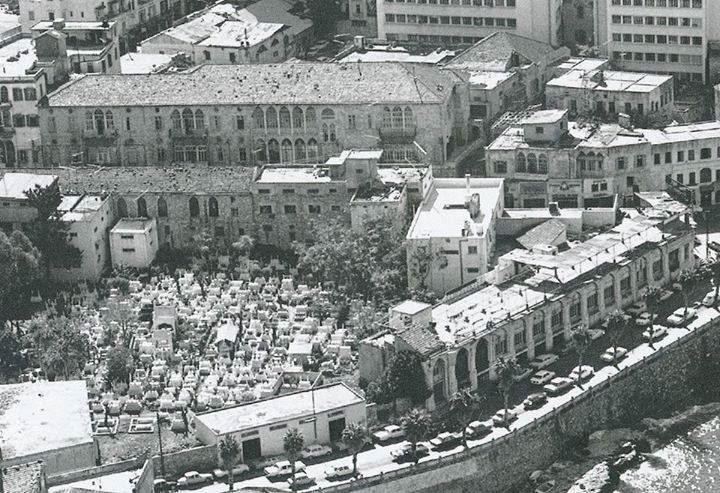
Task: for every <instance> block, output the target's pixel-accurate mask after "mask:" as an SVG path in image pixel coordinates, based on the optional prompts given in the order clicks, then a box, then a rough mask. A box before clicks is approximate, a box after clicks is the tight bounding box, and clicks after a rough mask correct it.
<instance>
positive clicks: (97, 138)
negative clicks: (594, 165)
mask: <svg viewBox="0 0 720 493" xmlns="http://www.w3.org/2000/svg"><path fill="white" fill-rule="evenodd" d="M118 135H119V134H118V131H117V130H115V129H112V130H105V131H103V132H91V131H84V132H83V142H84V143H85V145H86V146H88V147H111V146H114V145H115V144H116V143H117V139H118Z"/></svg>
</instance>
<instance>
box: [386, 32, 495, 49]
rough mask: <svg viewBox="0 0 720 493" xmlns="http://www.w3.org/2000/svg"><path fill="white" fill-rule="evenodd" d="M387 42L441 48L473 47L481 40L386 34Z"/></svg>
mask: <svg viewBox="0 0 720 493" xmlns="http://www.w3.org/2000/svg"><path fill="white" fill-rule="evenodd" d="M385 37H386V38H387V39H388V41H404V40H407V41H408V42H410V43H424V44H428V43H429V44H435V45H438V44H441V45H443V46H458V45H473V44H475V43H477V42H479V41H481V40H482V39H483V38H482V37H480V36H437V35H432V34H407V35H406V34H396V33H387V34H385Z"/></svg>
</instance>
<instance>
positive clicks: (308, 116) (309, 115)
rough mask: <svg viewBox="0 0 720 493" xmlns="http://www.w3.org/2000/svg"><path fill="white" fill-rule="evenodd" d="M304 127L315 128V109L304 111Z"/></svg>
mask: <svg viewBox="0 0 720 493" xmlns="http://www.w3.org/2000/svg"><path fill="white" fill-rule="evenodd" d="M305 125H307V126H308V127H310V128H312V127H315V126H317V116H316V115H315V108H308V109H306V110H305Z"/></svg>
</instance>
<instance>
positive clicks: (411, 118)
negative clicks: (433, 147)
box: [405, 106, 415, 127]
mask: <svg viewBox="0 0 720 493" xmlns="http://www.w3.org/2000/svg"><path fill="white" fill-rule="evenodd" d="M405 126H406V127H414V126H415V115H414V114H413V110H412V108H411V107H409V106H406V107H405Z"/></svg>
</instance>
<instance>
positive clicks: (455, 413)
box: [450, 389, 480, 448]
mask: <svg viewBox="0 0 720 493" xmlns="http://www.w3.org/2000/svg"><path fill="white" fill-rule="evenodd" d="M479 406H480V399H478V396H477V394H475V393H474V392H472V391H470V389H461V390H458V391H457V392H455V394H453V396H452V397H451V398H450V416H451V417H452V419H453V420H454V421H455V422H456V423H457V425H458V426H460V429H461V430H462V440H463V445H464V446H465V448H467V436H466V434H465V429H466V428H467V426H468V425H469V424H470V423H471V422H472V421H473V419H475V416H477V414H478V408H479Z"/></svg>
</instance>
